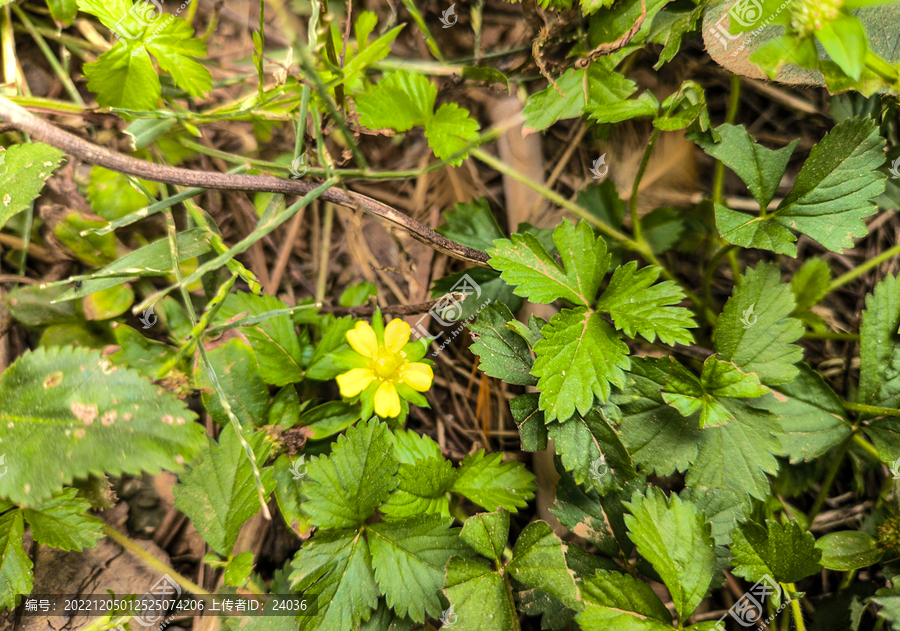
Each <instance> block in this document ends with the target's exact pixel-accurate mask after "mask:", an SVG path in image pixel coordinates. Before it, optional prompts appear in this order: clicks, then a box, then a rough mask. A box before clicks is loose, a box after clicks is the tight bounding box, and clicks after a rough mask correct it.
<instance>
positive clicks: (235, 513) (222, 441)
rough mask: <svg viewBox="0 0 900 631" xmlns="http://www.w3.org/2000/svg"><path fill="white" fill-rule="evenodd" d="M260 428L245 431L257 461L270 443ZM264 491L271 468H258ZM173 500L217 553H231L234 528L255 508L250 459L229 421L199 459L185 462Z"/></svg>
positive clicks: (263, 458)
mask: <svg viewBox="0 0 900 631" xmlns="http://www.w3.org/2000/svg"><path fill="white" fill-rule="evenodd" d="M265 436H266V434H265V432H256V433H255V434H253V435H252V436H251V435H248V436H246V440H247V442H248V443H249V444H250V446H251V448H252V449H253V453H254V455H255V456H256V461H257V462H258V463H263V462H265V461H266V457H267V456H268V454H269V448H270V446H271V445H270V443H266V442H264V440H265ZM260 478H261V480H262V483H263V487H264V488H265V489H266V495H267V496H268V494H269V493H270V492H271V491H272V489H273V488H274V487H275V480H274V477H273V475H272V469H271V468H268V467H267V468H263V469H260ZM174 493H175V506H176V507H177V508H178V510H180V511H181V512H182V513H184V514H185V515H187V516H188V517H190V518H191V520H192V521H193V523H194V526H196V528H197V530H198V531H199V532H200V534H201V535H203V538H204V539H205V540H206V542H207V543H208V544H209V547H210V548H212V549H213V550H215V551H216V552H218V553H219V554H220V555H221V556H223V557H227V556H228V555H229V554H231V548H232V547H233V546H234V542H235V541H236V540H237V535H238V531H239V530H240V529H241V526H243V525H244V522H245V521H247V520H248V519H250V518H251V517H253V515H255V514H256V513H257V512H258V511H259V508H260V505H259V497H258V495H257V492H256V486H255V484H254V481H253V470H252V469H251V466H250V459H249V458H248V457H247V453H246V452H245V451H244V447H243V446H242V445H241V441H240V438H239V437H238V436H237V435H236V434H235V433H234V428H233V427H232V426H231V425H227V426H225V428H224V429H223V430H222V432H221V433H220V434H219V442H218V443H216V442H215V441H213V440H212V439H210V441H209V447H208V449H207V450H206V452H205V453H204V454H203V462H201V463H200V464H199V465H197V466H194V467H191V469H190V470H189V471H188V472H187V473H185V474H184V475H182V476H181V482H180V483H179V484H177V485H175V488H174Z"/></svg>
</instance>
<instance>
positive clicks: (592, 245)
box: [488, 221, 610, 307]
mask: <svg viewBox="0 0 900 631" xmlns="http://www.w3.org/2000/svg"><path fill="white" fill-rule="evenodd" d="M553 243H554V244H556V249H557V250H558V252H559V255H560V258H561V259H562V263H563V264H562V267H560V265H559V264H557V262H556V261H555V260H553V257H552V256H550V254H548V253H547V250H546V249H544V246H543V245H541V243H540V241H538V240H537V238H535V237H534V236H533V235H531V234H528V233H525V234H513V235H511V237H510V239H501V240H498V241H496V242H495V243H494V247H493V248H491V249H490V250H488V254H490V255H491V258H490V261H488V262H489V263H490V265H491V267H493V268H494V269H496V270H499V271H500V272H501V274H500V277H501V278H502V279H503V280H505V281H506V282H507V283H509V284H510V285H516V289H515V294H516V295H517V296H522V297H524V298H528V299H529V300H530V301H531V302H539V303H550V302H553V301H554V300H557V299H559V298H562V299H564V300H568V301H569V302H571V303H574V304H576V305H581V306H583V307H589V306H591V305H592V304H593V303H594V299H595V298H596V296H597V290H598V289H599V288H600V283H601V281H602V280H603V276H604V275H605V274H606V270H608V269H609V261H610V257H609V254H607V253H606V242H605V241H604V240H603V238H602V237H595V236H594V232H593V231H592V230H591V228H590V226H589V225H588V223H587V222H586V221H581V222H579V223H578V226H575V225H574V224H572V223H571V222H569V221H563V222H562V223H561V224H560V225H559V226H557V227H556V229H555V230H554V231H553Z"/></svg>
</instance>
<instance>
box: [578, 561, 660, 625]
mask: <svg viewBox="0 0 900 631" xmlns="http://www.w3.org/2000/svg"><path fill="white" fill-rule="evenodd" d="M581 593H582V594H583V596H584V601H585V602H586V603H588V604H591V605H599V606H601V607H610V608H612V609H618V610H619V611H623V612H628V613H632V614H637V615H638V616H640V617H642V618H643V617H647V618H652V619H654V620H659V621H660V622H664V623H666V624H667V625H670V626H671V624H672V614H671V613H669V610H668V609H666V606H665V605H664V604H662V601H661V600H660V599H659V596H657V595H656V593H655V592H654V591H653V588H652V587H650V585H648V584H647V583H645V582H644V581H641V580H639V579H636V578H634V577H633V576H629V575H628V574H622V573H621V572H607V571H604V570H600V571H598V572H597V573H596V574H595V575H594V576H589V577H586V578H585V579H584V582H583V583H582V585H581Z"/></svg>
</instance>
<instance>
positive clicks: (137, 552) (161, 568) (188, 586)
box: [102, 524, 210, 596]
mask: <svg viewBox="0 0 900 631" xmlns="http://www.w3.org/2000/svg"><path fill="white" fill-rule="evenodd" d="M102 528H103V532H105V533H106V535H107V536H108V537H109V538H110V539H112V540H113V541H115V542H116V543H118V544H119V545H120V546H122V547H123V548H125V549H126V550H128V551H129V552H130V553H131V554H133V555H134V556H136V557H138V558H139V559H140V560H141V561H143V562H144V563H146V564H147V565H148V566H149V567H152V568H153V569H154V570H156V571H157V572H162V573H163V574H168V575H169V576H170V577H172V580H174V581H175V582H176V583H178V584H179V585H180V586H181V587H182V588H183V589H184V590H185V591H187V592H190V593H191V594H194V595H195V596H209V595H210V593H209V592H208V591H206V590H205V589H203V588H202V587H200V586H199V585H197V584H196V583H194V582H193V581H191V580H189V579H187V578H185V577H183V576H182V575H181V574H179V573H178V572H176V571H175V570H173V569H172V568H170V567H169V566H168V565H166V564H165V563H163V562H162V561H160V560H159V559H157V558H156V557H155V556H153V555H152V554H150V553H149V552H147V551H146V550H144V549H143V548H142V547H141V546H139V545H138V544H136V543H135V542H134V541H132V540H131V539H129V538H128V537H126V536H125V535H123V534H122V533H121V532H119V531H118V530H116V529H115V528H113V527H112V526H110V525H109V524H103V526H102Z"/></svg>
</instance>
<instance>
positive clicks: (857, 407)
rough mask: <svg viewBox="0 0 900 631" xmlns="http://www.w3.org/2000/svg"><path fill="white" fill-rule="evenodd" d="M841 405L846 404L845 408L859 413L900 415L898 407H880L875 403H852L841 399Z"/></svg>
mask: <svg viewBox="0 0 900 631" xmlns="http://www.w3.org/2000/svg"><path fill="white" fill-rule="evenodd" d="M841 405H843V406H844V409H845V410H849V411H850V412H856V413H858V414H867V415H870V416H900V410H898V409H897V408H880V407H877V406H874V405H866V404H865V403H852V402H850V401H841Z"/></svg>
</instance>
